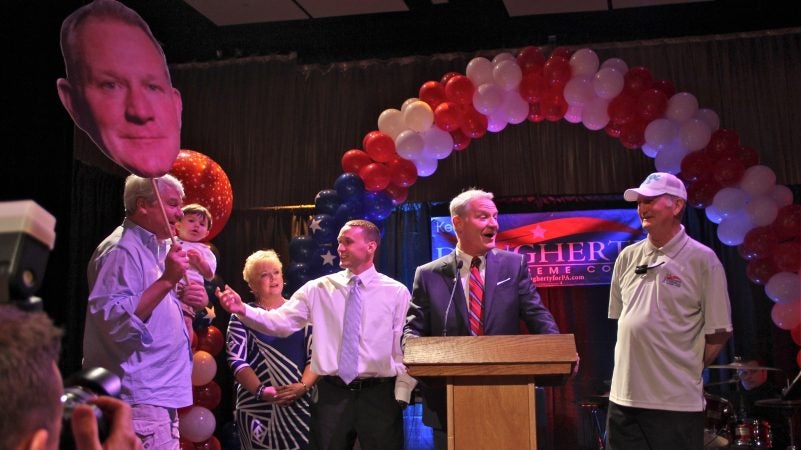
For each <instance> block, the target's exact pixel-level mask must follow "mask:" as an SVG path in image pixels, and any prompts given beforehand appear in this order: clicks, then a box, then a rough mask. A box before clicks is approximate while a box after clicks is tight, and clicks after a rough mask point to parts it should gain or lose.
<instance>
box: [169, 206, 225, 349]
mask: <svg viewBox="0 0 801 450" xmlns="http://www.w3.org/2000/svg"><path fill="white" fill-rule="evenodd" d="M183 212H184V216H183V218H181V221H180V222H178V223H176V224H175V230H176V232H177V234H178V242H179V243H180V244H181V247H182V248H183V249H184V250H185V251H186V255H187V256H188V257H189V268H188V269H187V270H186V276H187V277H188V278H189V281H191V282H193V283H200V284H204V283H203V282H204V280H209V281H211V280H213V279H214V272H215V271H216V270H217V258H216V257H215V256H214V253H212V251H211V248H209V246H208V244H205V243H204V242H202V241H203V239H205V238H206V236H208V235H209V231H210V230H211V213H210V212H209V210H208V209H206V208H205V207H203V206H201V205H198V204H197V203H192V204H189V205H186V206H184V207H183ZM181 307H182V309H183V311H184V321H185V322H186V326H187V331H189V335H190V336H191V335H192V319H194V317H195V311H193V310H192V308H191V307H189V306H187V305H184V304H181Z"/></svg>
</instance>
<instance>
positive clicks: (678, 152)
mask: <svg viewBox="0 0 801 450" xmlns="http://www.w3.org/2000/svg"><path fill="white" fill-rule="evenodd" d="M562 119H564V120H567V121H568V122H570V123H574V124H578V123H581V124H583V125H584V126H585V127H586V128H587V129H589V130H593V131H598V130H604V131H605V132H606V134H608V135H609V136H611V137H613V138H616V139H618V140H620V143H621V144H622V145H623V146H624V147H626V148H629V149H637V148H641V149H642V151H643V153H645V154H646V155H647V156H648V157H651V158H653V159H654V165H655V167H656V169H657V170H658V171H660V172H670V173H673V174H677V175H678V176H680V177H681V178H682V179H683V180H684V182H685V184H686V185H687V191H688V197H689V198H688V203H689V204H690V205H691V206H693V207H695V208H705V213H706V216H707V218H708V219H709V220H711V221H712V222H715V223H717V224H718V228H717V235H718V238H719V239H720V240H721V242H723V243H724V244H726V245H729V246H737V248H738V251H739V253H740V255H741V256H742V257H743V258H744V259H745V260H747V261H748V266H747V275H748V278H749V279H750V280H751V281H752V282H754V283H756V284H760V285H764V286H765V292H766V293H767V295H768V297H770V298H771V300H773V301H774V302H775V305H774V306H773V310H772V318H773V321H774V323H775V325H776V326H778V327H780V328H782V329H786V330H792V331H793V338H794V340H795V342H796V343H798V344H799V345H801V336H799V334H800V333H801V296H799V292H801V277H800V276H799V270H800V269H801V252H799V245H800V244H799V242H800V241H801V205H799V204H793V194H792V192H791V190H790V189H789V188H787V187H786V186H782V185H776V175H775V173H774V172H773V170H772V169H770V168H769V167H767V166H764V165H760V164H759V155H758V153H757V152H756V150H754V149H753V148H751V147H748V146H745V145H742V144H741V143H740V142H739V136H738V134H737V132H736V131H734V130H730V129H724V128H720V120H719V117H718V115H717V113H716V112H715V111H712V110H711V109H703V108H699V105H698V101H697V100H696V98H695V97H694V96H693V95H692V94H691V93H688V92H679V93H676V92H675V89H674V87H673V84H672V82H670V81H669V80H655V79H654V78H653V77H652V74H651V73H650V71H649V70H648V69H647V68H645V67H631V68H629V67H628V66H627V64H626V63H625V62H624V61H623V60H621V59H619V58H610V59H608V60H606V61H604V62H603V63H602V64H601V63H600V61H599V58H598V56H597V54H596V53H595V52H594V51H593V50H591V49H587V48H584V49H580V50H577V51H575V52H573V51H571V50H569V49H567V48H562V47H560V48H556V49H554V51H553V52H552V53H551V54H550V55H549V56H548V57H547V58H546V56H545V55H544V54H543V52H542V51H541V50H540V49H539V48H537V47H525V48H523V49H521V50H520V51H519V52H518V53H517V55H513V54H511V53H500V54H498V55H497V56H495V58H493V59H492V60H489V59H487V58H484V57H477V58H474V59H472V60H471V61H470V62H469V63H468V64H467V67H466V70H465V74H460V73H456V72H449V73H446V74H445V75H444V76H443V77H442V78H441V79H440V80H439V81H427V82H425V83H423V85H422V86H421V87H420V89H419V92H418V96H417V97H414V98H409V99H407V100H406V101H405V102H404V103H403V105H402V106H401V108H400V109H394V108H390V109H387V110H385V111H383V112H382V113H381V114H380V115H379V117H378V130H375V131H370V132H369V133H367V134H366V135H365V136H364V139H363V141H362V149H351V150H348V151H346V152H345V153H344V155H343V156H342V169H343V172H344V173H343V174H342V175H340V176H339V177H338V178H337V179H336V181H335V183H334V186H333V189H324V190H322V191H320V192H319V193H318V194H317V196H316V198H315V202H314V203H315V216H314V217H313V218H312V220H311V223H310V234H309V235H304V236H298V237H295V238H293V240H292V241H291V242H290V257H291V259H292V262H291V263H290V265H289V267H288V269H287V279H288V283H289V285H288V288H289V289H291V290H294V289H296V288H297V287H299V286H301V285H302V284H303V283H305V282H306V281H308V280H310V279H313V278H315V277H318V276H320V275H324V274H328V273H333V272H335V271H336V270H338V264H337V262H338V261H337V259H338V256H337V252H336V237H337V233H338V230H339V228H340V227H341V225H342V224H343V223H344V222H345V221H347V220H351V219H368V220H371V221H373V222H376V223H377V224H378V225H379V226H381V225H382V223H383V221H384V220H385V219H386V218H387V217H388V216H389V215H390V213H391V212H392V210H393V208H394V207H395V206H396V205H400V204H401V203H403V202H404V201H405V200H406V197H407V193H408V189H409V187H411V186H412V185H413V184H414V183H415V182H416V180H417V178H418V177H427V176H430V175H432V174H433V173H434V172H435V171H436V169H437V162H438V160H441V159H444V158H447V157H448V156H449V155H450V154H451V152H453V151H463V150H465V149H466V148H467V147H468V146H469V145H470V142H471V141H472V140H473V139H479V138H481V137H482V136H484V135H485V134H486V133H487V132H490V133H497V132H500V131H501V130H503V129H504V128H505V127H506V126H508V125H510V124H511V125H515V124H520V123H522V122H524V121H526V120H528V121H530V122H542V121H544V120H547V121H552V122H556V121H559V120H562ZM798 359H799V365H801V353H799V358H798Z"/></svg>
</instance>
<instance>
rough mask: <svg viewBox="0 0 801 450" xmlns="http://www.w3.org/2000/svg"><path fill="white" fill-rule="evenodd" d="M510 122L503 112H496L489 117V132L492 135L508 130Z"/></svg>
mask: <svg viewBox="0 0 801 450" xmlns="http://www.w3.org/2000/svg"><path fill="white" fill-rule="evenodd" d="M508 124H509V122H508V121H507V120H506V115H505V114H504V113H503V111H500V110H498V111H495V112H493V113H492V114H490V115H488V116H487V131H489V132H491V133H498V132H500V131H502V130H503V129H504V128H506V125H508Z"/></svg>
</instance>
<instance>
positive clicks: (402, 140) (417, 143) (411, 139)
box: [395, 130, 425, 160]
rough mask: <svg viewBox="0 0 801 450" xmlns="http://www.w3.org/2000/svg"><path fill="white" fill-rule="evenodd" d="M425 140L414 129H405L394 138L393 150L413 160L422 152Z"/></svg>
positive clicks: (404, 157) (402, 156)
mask: <svg viewBox="0 0 801 450" xmlns="http://www.w3.org/2000/svg"><path fill="white" fill-rule="evenodd" d="M423 148H425V142H424V141H423V137H422V136H420V133H418V132H416V131H414V130H405V131H403V132H401V133H400V134H399V135H398V137H397V138H395V151H396V152H398V155H399V156H400V157H401V158H403V159H408V160H413V159H415V158H419V157H421V156H422V154H423Z"/></svg>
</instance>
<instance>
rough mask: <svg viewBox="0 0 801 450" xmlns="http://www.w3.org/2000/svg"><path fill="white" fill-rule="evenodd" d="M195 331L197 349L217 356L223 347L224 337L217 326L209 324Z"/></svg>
mask: <svg viewBox="0 0 801 450" xmlns="http://www.w3.org/2000/svg"><path fill="white" fill-rule="evenodd" d="M196 333H197V349H198V350H203V351H204V352H208V353H209V354H210V355H212V356H217V355H218V354H219V353H220V352H221V351H222V349H223V345H224V344H225V337H224V336H223V334H222V332H221V331H220V329H219V328H217V327H215V326H214V325H209V326H207V327H205V328H204V329H201V330H199V331H197V332H196Z"/></svg>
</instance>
